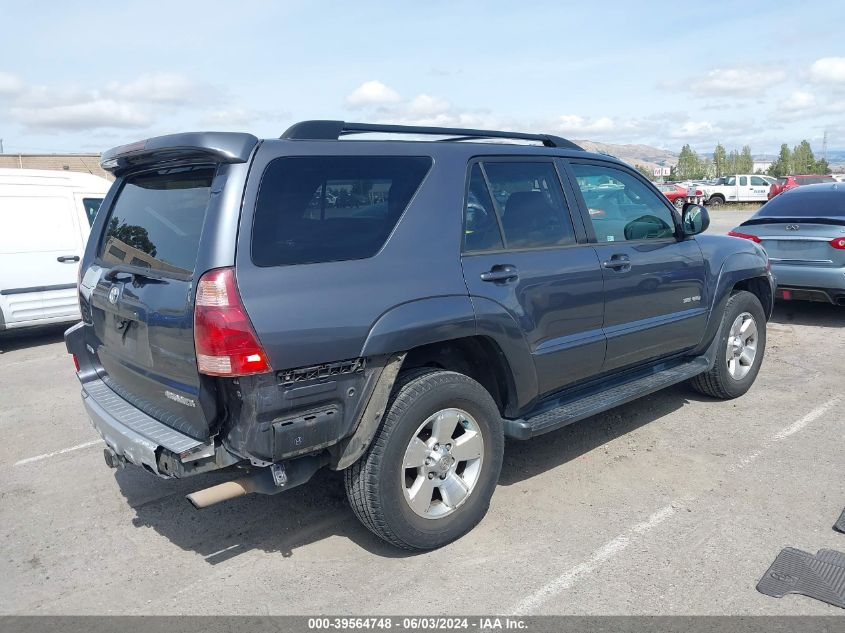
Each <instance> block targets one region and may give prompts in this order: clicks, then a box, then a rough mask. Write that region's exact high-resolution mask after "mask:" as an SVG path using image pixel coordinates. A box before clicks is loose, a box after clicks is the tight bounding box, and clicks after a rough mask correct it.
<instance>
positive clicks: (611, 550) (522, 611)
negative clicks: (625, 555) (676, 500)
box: [511, 506, 675, 615]
mask: <svg viewBox="0 0 845 633" xmlns="http://www.w3.org/2000/svg"><path fill="white" fill-rule="evenodd" d="M673 514H675V509H674V508H673V507H672V506H665V507H663V508H660V509H659V510H658V511H657V512H655V513H653V514H652V515H651V516H650V517H649V518H648V519H646V520H645V521H643V522H642V523H637V524H636V525H634V526H632V527H631V528H629V529H628V531H627V532H626V534H620V535H619V536H617V537H616V538H615V539H613V540H611V541H608V542H607V543H605V544H604V545H602V546H601V547H599V548H598V549H597V550H596V551H594V552H593V554H592V555H591V556H590V558H589V559H588V560H586V561H585V562H583V563H579V564H578V565H575V566H574V567H571V568H570V569H568V570H566V571H565V572H563V573H562V574H561V575H560V576H558V577H557V578H555V579H553V580H552V581H551V582H549V583H547V584H545V585H543V586H542V587H540V589H538V590H537V591H535V592H534V593H532V594H531V595H529V596H527V597H526V598H525V599H524V600H522V601H521V602H520V603H519V604H517V605H516V606H515V607H514V608H513V610H512V611H511V615H528V614H530V613H534V612H536V609H537V608H538V607H539V606H540V605H542V604H543V603H544V602H546V601H547V600H548V599H549V598H551V597H553V596H554V595H556V594H558V593H560V592H561V591H564V590H565V589H569V588H570V587H571V586H572V585H574V584H575V583H576V582H577V581H578V580H579V579H580V578H581V576H583V575H585V574H588V573H590V572H591V571H593V570H594V569H595V568H596V567H598V566H599V565H601V564H602V563H603V562H604V561H606V560H608V559H610V558H613V557H614V556H616V554H618V553H619V552H621V551H622V550H624V549H625V548H626V547H628V545H629V544H630V543H631V537H632V536H633V535H638V534H645V533H646V532H649V531H650V530H652V529H654V528H655V527H657V526H658V525H660V524H661V523H663V521H665V520H666V519H668V518H669V517H670V516H672V515H673Z"/></svg>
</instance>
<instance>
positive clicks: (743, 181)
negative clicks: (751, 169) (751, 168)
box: [739, 176, 748, 187]
mask: <svg viewBox="0 0 845 633" xmlns="http://www.w3.org/2000/svg"><path fill="white" fill-rule="evenodd" d="M739 185H740V186H741V187H745V186H747V185H748V178H747V177H746V176H740V177H739Z"/></svg>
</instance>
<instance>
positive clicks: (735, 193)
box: [701, 174, 776, 207]
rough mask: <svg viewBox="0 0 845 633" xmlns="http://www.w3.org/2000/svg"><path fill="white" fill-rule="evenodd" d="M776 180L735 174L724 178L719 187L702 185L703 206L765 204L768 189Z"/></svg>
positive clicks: (753, 175) (768, 177) (754, 175)
mask: <svg viewBox="0 0 845 633" xmlns="http://www.w3.org/2000/svg"><path fill="white" fill-rule="evenodd" d="M775 181H776V179H775V178H772V177H771V176H760V175H758V174H737V175H735V176H725V178H724V183H723V184H720V185H704V186H702V187H701V190H702V191H703V192H704V204H706V205H707V206H711V207H714V206H718V205H720V204H725V203H726V202H766V200H767V199H768V195H769V187H771V186H772V183H773V182H775Z"/></svg>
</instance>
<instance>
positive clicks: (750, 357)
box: [690, 291, 766, 399]
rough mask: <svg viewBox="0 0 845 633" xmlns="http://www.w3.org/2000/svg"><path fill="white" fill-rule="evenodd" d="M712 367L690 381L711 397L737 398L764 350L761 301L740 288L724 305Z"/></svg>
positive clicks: (751, 379)
mask: <svg viewBox="0 0 845 633" xmlns="http://www.w3.org/2000/svg"><path fill="white" fill-rule="evenodd" d="M717 336H718V337H719V339H718V342H717V350H716V362H715V364H714V365H713V368H712V369H711V370H710V371H708V372H706V373H703V374H700V375H698V376H696V377H695V378H693V379H692V380H691V381H690V384H691V385H692V386H693V388H695V389H696V390H697V391H699V392H701V393H703V394H705V395H708V396H712V397H714V398H722V399H729V398H736V397H738V396H741V395H743V394H744V393H745V392H746V391H748V390H749V389H750V388H751V385H752V384H753V383H754V379H755V378H757V373H758V372H759V371H760V365H761V364H762V362H763V353H764V352H765V350H766V315H765V313H764V312H763V306H762V305H761V304H760V300H759V299H758V298H757V297H756V296H755V295H754V294H752V293H750V292H746V291H740V292H737V293H735V294H733V295H732V296H731V298H730V299H729V300H728V303H727V305H726V306H725V313H724V315H723V317H722V325H721V327H720V328H719V333H718V334H717Z"/></svg>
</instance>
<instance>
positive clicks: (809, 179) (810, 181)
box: [795, 176, 833, 185]
mask: <svg viewBox="0 0 845 633" xmlns="http://www.w3.org/2000/svg"><path fill="white" fill-rule="evenodd" d="M795 180H796V181H798V184H799V185H818V184H820V183H823V182H833V176H798V177H797V178H796V179H795Z"/></svg>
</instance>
